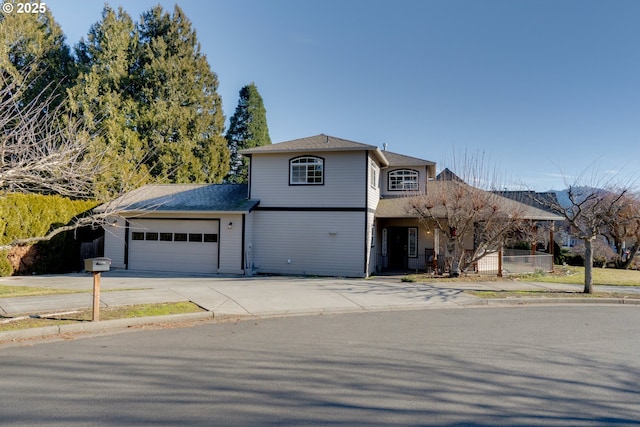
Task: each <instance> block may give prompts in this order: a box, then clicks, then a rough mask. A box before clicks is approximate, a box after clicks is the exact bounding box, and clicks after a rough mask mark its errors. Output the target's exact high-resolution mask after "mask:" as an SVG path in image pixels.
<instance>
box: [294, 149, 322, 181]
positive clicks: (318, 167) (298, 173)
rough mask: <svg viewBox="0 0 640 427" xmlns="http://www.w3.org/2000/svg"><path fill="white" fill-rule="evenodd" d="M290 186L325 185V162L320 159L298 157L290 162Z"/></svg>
mask: <svg viewBox="0 0 640 427" xmlns="http://www.w3.org/2000/svg"><path fill="white" fill-rule="evenodd" d="M289 184H290V185H322V184H324V160H323V159H322V158H320V157H311V156H304V157H296V158H295V159H291V160H290V161H289Z"/></svg>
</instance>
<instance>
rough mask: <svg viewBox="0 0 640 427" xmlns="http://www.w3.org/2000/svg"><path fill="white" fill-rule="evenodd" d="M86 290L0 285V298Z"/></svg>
mask: <svg viewBox="0 0 640 427" xmlns="http://www.w3.org/2000/svg"><path fill="white" fill-rule="evenodd" d="M82 292H86V291H74V290H72V289H57V288H38V287H33V286H9V285H0V298H14V297H33V296H41V295H60V294H78V293H82Z"/></svg>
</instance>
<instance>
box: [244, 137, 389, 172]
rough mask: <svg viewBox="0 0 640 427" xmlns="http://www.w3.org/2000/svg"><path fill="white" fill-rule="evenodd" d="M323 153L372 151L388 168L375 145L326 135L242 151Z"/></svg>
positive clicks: (251, 153) (253, 153) (250, 152)
mask: <svg viewBox="0 0 640 427" xmlns="http://www.w3.org/2000/svg"><path fill="white" fill-rule="evenodd" d="M323 151H372V152H373V153H374V154H375V156H376V157H377V158H378V160H379V162H380V163H381V164H382V165H383V166H387V165H388V162H387V159H386V158H385V157H384V155H383V154H382V151H380V150H379V149H378V147H376V146H375V145H369V144H363V143H361V142H355V141H349V140H348V139H342V138H336V137H335V136H329V135H325V134H320V135H315V136H309V137H306V138H299V139H293V140H291V141H284V142H279V143H277V144H269V145H262V146H260V147H255V148H248V149H246V150H240V154H242V155H256V154H281V153H310V152H323Z"/></svg>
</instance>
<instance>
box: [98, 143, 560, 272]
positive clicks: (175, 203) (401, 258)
mask: <svg viewBox="0 0 640 427" xmlns="http://www.w3.org/2000/svg"><path fill="white" fill-rule="evenodd" d="M241 154H242V155H243V156H246V157H249V158H250V169H249V184H248V185H239V184H234V185H231V184H219V185H216V184H207V185H204V184H203V185H196V184H193V185H179V184H176V185H147V186H144V187H141V188H139V189H137V190H135V191H133V192H131V193H129V194H127V195H125V196H123V197H121V198H119V199H117V200H115V201H113V202H111V204H110V206H107V207H106V208H107V209H109V208H115V209H116V210H118V211H121V212H120V215H121V216H120V217H118V218H114V220H113V222H112V223H111V224H110V225H108V226H106V227H105V231H106V232H105V256H107V257H110V258H111V259H112V266H113V267H115V268H127V269H131V270H153V271H182V272H201V273H230V274H255V273H265V274H289V275H323V276H325V275H326V276H349V277H366V276H368V275H370V274H372V273H375V272H378V271H381V270H383V269H394V270H395V269H398V270H401V269H406V268H413V267H414V266H417V267H420V266H422V267H424V265H425V263H426V262H427V258H426V257H427V256H428V254H429V253H433V252H434V248H435V247H436V246H437V243H438V242H437V238H435V239H434V234H436V233H434V229H433V228H432V227H425V226H423V225H420V224H419V222H418V219H417V218H415V217H412V216H411V215H409V214H408V213H407V212H406V211H404V210H403V209H404V208H403V200H404V199H406V196H407V195H415V194H425V193H426V192H428V191H429V186H430V185H433V183H434V182H435V176H436V165H435V163H434V162H430V161H427V160H422V159H418V158H414V157H410V156H404V155H401V154H397V153H391V152H389V151H382V150H380V149H378V147H376V146H373V145H368V144H362V143H359V142H354V141H348V140H345V139H340V138H335V137H332V136H327V135H316V136H312V137H308V138H302V139H296V140H292V141H287V142H282V143H279V144H272V145H265V146H261V147H256V148H252V149H247V150H243V151H241ZM531 209H533V211H532V212H533V216H535V215H544V214H545V213H540V212H541V211H540V212H538V210H537V209H535V208H531ZM547 216H548V215H547ZM470 240H471V241H472V240H473V239H470ZM429 251H431V252H429Z"/></svg>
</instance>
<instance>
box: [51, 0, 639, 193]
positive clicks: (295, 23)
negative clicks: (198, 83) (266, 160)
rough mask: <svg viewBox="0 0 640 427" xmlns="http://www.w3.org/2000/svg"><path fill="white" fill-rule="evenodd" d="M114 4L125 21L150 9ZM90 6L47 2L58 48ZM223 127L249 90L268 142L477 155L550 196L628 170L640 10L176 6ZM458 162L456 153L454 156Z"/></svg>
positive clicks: (635, 158)
mask: <svg viewBox="0 0 640 427" xmlns="http://www.w3.org/2000/svg"><path fill="white" fill-rule="evenodd" d="M158 3H159V4H161V5H162V6H163V7H164V8H165V9H167V10H169V11H172V10H173V6H174V4H176V2H170V1H147V0H121V1H120V2H115V1H113V2H109V4H110V5H111V6H112V7H117V6H122V7H123V8H124V9H125V10H126V11H127V12H128V13H129V14H130V15H131V16H132V17H133V18H134V20H137V19H138V17H139V16H140V14H141V13H142V12H143V11H145V10H148V9H149V8H151V7H152V6H154V5H156V4H158ZM103 4H104V3H102V2H99V1H95V2H94V1H86V0H84V1H80V0H49V1H48V2H47V7H48V8H49V9H50V10H51V11H52V13H53V15H54V17H55V19H56V20H57V21H58V23H59V24H60V25H61V26H62V29H63V30H64V32H65V33H66V34H67V42H68V43H69V44H70V45H71V46H72V45H74V44H75V43H77V42H78V40H79V39H80V37H82V36H85V35H86V34H87V32H88V30H89V27H90V26H91V24H93V23H94V22H96V21H97V20H99V19H100V12H101V10H102V7H103ZM177 4H178V5H179V6H180V7H181V8H182V9H183V10H184V11H185V13H186V15H187V16H188V17H189V18H190V20H191V21H192V23H193V25H194V27H195V29H196V31H197V35H198V39H199V41H200V43H201V45H202V50H203V52H204V53H205V54H206V55H207V58H208V60H209V64H210V65H211V68H212V70H213V71H214V72H216V73H217V74H218V78H219V82H220V86H219V93H220V95H221V96H222V99H223V106H224V110H225V114H226V117H227V119H228V118H229V117H230V116H231V115H232V114H233V112H234V110H235V107H236V104H237V102H238V92H239V90H240V88H241V87H242V86H243V85H245V84H248V83H250V82H255V83H256V85H257V86H258V90H259V91H260V93H261V95H262V97H263V99H264V103H265V107H266V108H267V120H268V123H269V130H270V134H271V138H272V140H273V142H281V141H286V140H290V139H294V138H299V137H304V136H310V135H315V134H319V133H325V134H329V135H333V136H337V137H341V138H346V139H351V140H355V141H359V142H364V143H368V144H372V145H377V146H380V147H382V144H383V143H387V144H388V149H389V150H390V151H395V152H399V153H402V154H407V155H411V156H416V157H420V158H423V159H427V160H432V161H435V162H437V163H438V165H439V167H444V166H447V165H450V164H451V162H452V161H453V159H454V157H456V156H459V153H460V152H463V151H467V152H471V153H475V152H484V153H485V155H486V156H488V157H489V158H490V162H491V163H492V164H494V165H495V166H496V167H497V168H498V169H499V170H500V171H503V175H504V176H503V178H504V179H503V180H504V182H505V184H509V185H510V184H513V183H525V184H527V185H528V186H529V187H530V188H532V189H535V190H540V191H544V190H548V189H552V188H553V189H560V188H564V184H563V179H562V178H561V177H559V175H561V174H564V175H565V176H566V177H567V179H568V180H569V181H570V182H571V181H573V177H574V176H575V175H576V174H578V173H579V172H581V171H583V170H585V169H586V168H589V167H591V165H593V164H594V162H595V163H596V164H597V168H599V170H602V171H603V172H602V173H603V174H605V173H613V172H615V171H621V173H622V174H623V175H625V176H626V175H628V174H634V173H635V172H636V170H637V169H638V166H639V165H640V26H639V25H638V24H637V23H638V19H640V2H639V1H634V0H628V1H619V0H611V1H600V0H598V1H593V0H548V1H547V0H535V1H534V0H530V1H529V0H501V1H495V0H492V1H488V0H487V1H482V0H442V1H427V0H415V1H409V0H397V1H391V0H388V1H381V0H322V1H301V0H268V1H265V0H214V1H202V0H181V1H178V2H177ZM456 153H457V154H456Z"/></svg>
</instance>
